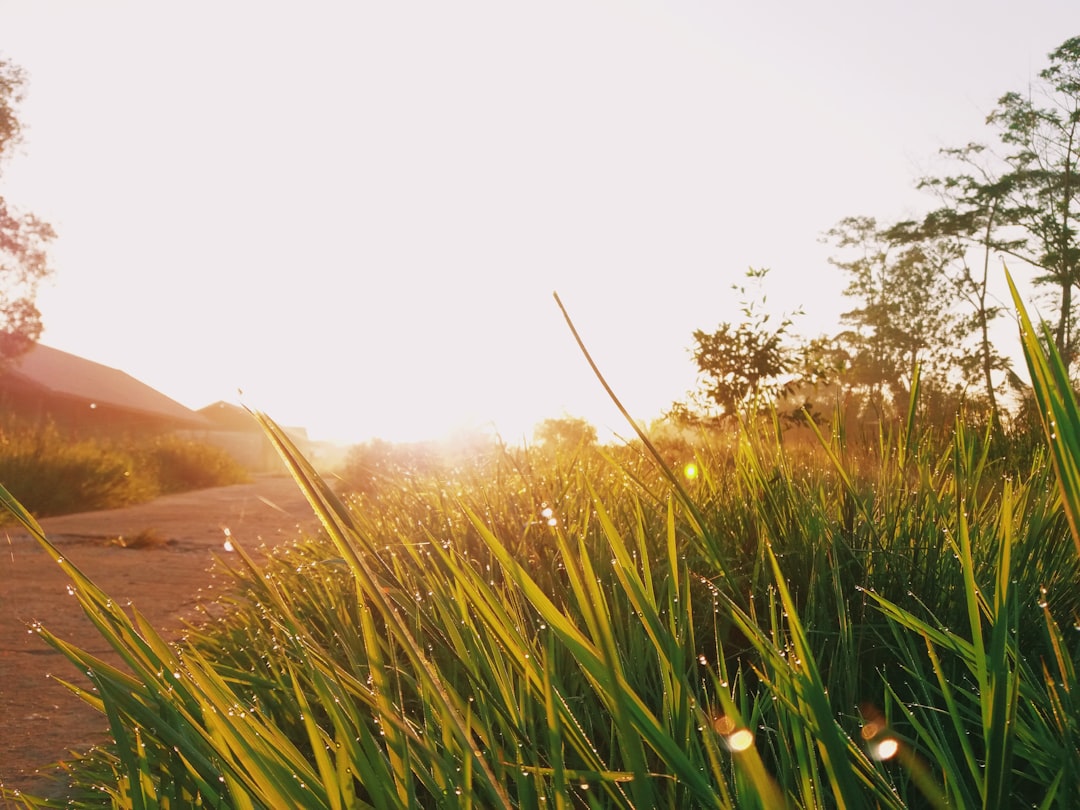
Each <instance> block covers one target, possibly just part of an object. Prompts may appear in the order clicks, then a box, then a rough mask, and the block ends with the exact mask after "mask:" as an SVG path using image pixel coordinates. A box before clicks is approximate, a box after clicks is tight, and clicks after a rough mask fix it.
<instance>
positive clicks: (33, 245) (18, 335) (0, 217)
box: [0, 60, 55, 367]
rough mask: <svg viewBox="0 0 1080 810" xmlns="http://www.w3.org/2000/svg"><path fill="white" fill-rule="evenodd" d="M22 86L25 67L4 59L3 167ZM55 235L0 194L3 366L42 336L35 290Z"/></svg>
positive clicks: (16, 127) (0, 81)
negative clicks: (48, 245) (48, 246)
mask: <svg viewBox="0 0 1080 810" xmlns="http://www.w3.org/2000/svg"><path fill="white" fill-rule="evenodd" d="M24 84H25V75H24V74H23V72H22V70H20V69H19V68H17V67H15V66H14V65H12V64H10V63H9V62H5V61H3V60H0V166H2V162H3V160H4V159H6V158H7V157H8V155H9V154H10V150H11V148H12V147H13V146H15V145H16V144H18V143H19V140H20V137H21V134H22V127H21V126H20V124H19V119H18V118H17V117H16V115H15V107H16V105H17V104H18V103H19V102H20V101H21V100H22V88H23V86H24ZM53 238H55V233H54V232H53V229H52V228H51V227H50V226H49V225H48V224H47V223H44V222H42V221H41V220H39V219H38V218H37V217H35V216H33V215H32V214H20V213H18V212H17V211H15V210H14V209H13V208H12V207H10V206H9V205H8V203H7V201H6V200H5V199H4V198H3V196H0V367H2V366H3V364H4V363H6V362H7V361H9V360H11V359H12V358H14V357H17V356H18V355H20V354H22V353H23V352H25V351H26V350H27V349H29V348H30V347H31V346H32V345H33V344H34V342H36V341H37V339H38V338H39V337H40V336H41V327H42V324H41V313H40V311H39V310H38V308H37V304H36V300H37V290H38V285H39V283H40V282H41V281H42V280H43V279H44V278H46V277H47V276H48V275H49V274H50V272H51V269H50V267H49V263H48V255H47V253H46V246H47V244H48V242H49V241H50V240H52V239H53Z"/></svg>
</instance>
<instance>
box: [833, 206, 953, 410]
mask: <svg viewBox="0 0 1080 810" xmlns="http://www.w3.org/2000/svg"><path fill="white" fill-rule="evenodd" d="M826 236H827V237H828V238H829V239H830V240H831V241H833V242H834V244H835V245H836V247H838V248H841V249H842V250H846V251H849V253H851V254H852V255H849V256H848V257H846V258H843V259H838V258H832V259H830V262H831V263H832V264H833V265H834V266H836V267H839V268H840V269H841V270H843V271H845V272H846V273H847V274H848V286H847V288H846V289H845V290H844V295H845V296H847V297H849V298H852V299H855V301H857V302H858V305H857V306H856V307H855V308H854V309H852V310H849V311H848V312H845V313H844V314H843V315H842V316H841V319H842V321H843V322H844V323H846V324H849V325H850V326H851V327H852V328H851V329H849V330H847V331H845V332H842V333H841V334H840V335H838V337H839V339H840V340H841V342H842V343H843V344H844V345H845V346H847V347H848V349H849V351H850V357H851V368H850V369H849V371H848V375H849V379H850V382H851V383H852V384H853V385H855V386H857V387H859V388H862V389H863V390H864V391H865V392H866V397H867V405H868V406H869V408H870V409H872V410H873V411H875V412H876V413H877V415H878V417H879V418H881V417H882V416H884V415H885V414H886V413H887V412H889V411H890V410H892V409H895V410H897V411H900V412H903V411H904V410H906V408H907V406H908V397H909V395H910V391H911V384H912V373H913V371H914V369H915V367H916V365H918V366H919V367H920V368H921V369H922V379H923V384H924V386H927V387H929V386H931V385H936V386H938V387H939V388H940V390H944V389H945V387H946V386H947V385H948V380H949V375H950V372H951V371H952V370H953V369H954V368H955V366H956V364H957V358H956V355H955V354H954V353H953V352H952V351H951V347H953V346H954V339H955V336H956V334H957V328H958V323H957V318H956V316H955V313H954V312H953V311H952V302H953V297H952V295H951V294H950V293H951V292H952V291H951V290H950V289H949V285H948V282H947V280H946V276H945V274H944V272H943V271H944V268H945V267H946V266H947V265H948V264H949V263H950V262H952V261H955V259H956V255H957V253H956V251H957V249H958V248H957V246H956V244H955V243H954V241H953V240H950V239H948V238H942V239H938V238H930V237H927V236H925V235H923V236H922V238H915V237H916V233H915V231H914V229H913V228H912V226H911V225H910V224H909V223H899V224H897V225H893V226H890V227H884V228H883V227H879V226H878V223H877V221H876V220H875V219H874V218H873V217H847V218H845V219H843V220H841V221H840V223H838V224H837V225H836V227H834V228H832V229H831V230H829V231H828V233H827V234H826Z"/></svg>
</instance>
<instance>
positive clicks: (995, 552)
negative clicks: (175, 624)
mask: <svg viewBox="0 0 1080 810" xmlns="http://www.w3.org/2000/svg"><path fill="white" fill-rule="evenodd" d="M1027 329H1028V330H1029V331H1028V341H1027V345H1026V349H1027V351H1028V352H1029V356H1030V360H1031V363H1032V372H1033V373H1032V376H1033V379H1034V381H1035V395H1036V397H1037V399H1038V401H1039V412H1040V413H1044V414H1047V419H1046V425H1047V429H1046V435H1047V436H1048V438H1049V443H1048V444H1043V447H1048V450H1044V451H1040V452H1037V453H1036V454H1035V458H1034V460H1033V462H1032V463H1031V465H1030V467H1029V468H1028V469H1026V470H1025V471H1024V472H1023V473H1022V474H1019V475H1013V474H1009V475H1005V474H1002V471H1003V469H1004V467H1003V461H1002V459H1000V458H995V457H994V456H993V455H992V453H991V446H990V444H989V443H988V440H987V436H988V433H987V432H978V431H972V430H970V429H969V428H968V427H967V426H966V425H965V424H964V423H963V421H962V420H958V421H957V422H956V424H955V425H954V430H953V431H952V432H951V434H950V435H948V436H942V435H941V434H939V433H938V432H936V431H929V430H923V429H921V428H920V426H919V423H918V419H917V411H918V409H917V407H916V406H915V404H914V403H915V402H916V401H917V397H918V385H917V383H918V378H917V376H916V378H915V383H916V384H915V385H914V386H913V389H914V396H913V400H912V407H911V408H910V409H909V413H908V418H907V419H906V420H903V421H901V422H899V423H897V424H896V425H895V426H894V427H893V428H892V429H889V430H886V431H883V432H882V433H881V434H880V435H879V438H878V441H877V442H874V443H869V444H854V443H851V442H849V441H848V440H847V439H846V438H845V435H844V433H843V431H842V430H839V429H838V428H839V427H840V425H839V423H838V424H837V425H836V428H837V429H834V430H832V431H831V432H830V433H829V434H828V435H825V434H822V435H821V436H820V439H819V441H818V443H817V445H816V446H815V445H807V444H804V443H799V444H796V445H794V446H789V442H788V441H787V440H786V435H785V432H784V431H783V429H782V427H781V423H780V422H779V421H774V422H771V423H770V422H768V421H766V422H755V423H749V422H744V423H743V424H742V425H741V426H740V428H739V429H738V431H737V432H735V433H731V432H728V433H726V434H709V433H707V432H702V433H700V434H699V436H698V438H697V440H696V441H693V442H687V443H678V442H667V443H666V444H665V445H664V446H663V448H662V449H661V448H660V447H657V446H656V444H654V442H653V441H652V440H651V439H650V438H649V437H648V435H645V434H643V436H642V440H641V442H640V443H637V444H630V445H626V446H622V447H617V448H605V447H598V446H597V445H595V443H592V442H590V441H588V438H589V437H588V436H586V437H584V438H585V440H584V441H579V442H577V443H573V442H563V443H561V444H560V443H553V444H550V445H546V446H538V447H536V448H532V449H518V448H508V447H502V448H492V450H491V452H489V453H487V454H484V455H481V456H477V457H475V458H474V460H473V462H472V463H471V464H468V465H464V464H462V465H460V466H458V467H457V468H455V469H453V470H450V471H448V470H447V469H445V468H440V469H439V470H438V472H437V474H434V475H427V474H425V473H424V472H423V470H420V469H417V470H414V471H412V472H411V473H410V474H407V475H406V474H401V475H396V476H394V477H376V478H374V479H371V480H368V481H366V482H365V485H364V487H363V488H362V489H360V490H358V491H356V492H354V493H352V494H348V495H346V496H344V497H341V496H339V495H338V494H336V493H335V490H334V489H333V488H331V487H330V486H329V485H327V484H326V483H325V482H324V481H323V480H322V479H320V478H319V477H318V475H317V474H316V473H315V471H314V470H313V469H312V468H311V467H310V466H309V465H308V464H307V462H306V461H305V460H304V459H303V458H302V457H301V456H300V455H299V453H298V452H297V451H296V449H295V448H294V447H293V446H292V445H291V443H290V442H289V439H288V437H287V436H286V435H285V434H284V433H283V432H282V431H281V430H280V429H278V428H277V427H276V426H275V425H274V424H273V423H272V422H270V421H269V420H267V419H263V422H264V426H265V429H266V430H267V432H268V434H269V435H270V436H271V437H272V439H273V440H274V442H275V444H276V445H277V446H278V448H279V450H280V452H281V453H282V454H283V457H284V458H285V459H286V461H287V463H288V464H289V465H290V467H291V469H292V471H293V474H294V475H295V477H296V480H297V483H298V485H299V486H301V487H302V488H303V489H304V491H305V492H306V493H307V494H308V497H309V499H310V500H311V502H312V505H313V507H314V508H315V509H316V511H317V512H318V513H319V515H320V517H321V518H322V521H323V525H324V531H323V532H322V533H321V534H320V535H319V536H313V537H308V538H306V539H304V540H302V541H300V542H298V543H296V544H295V545H293V546H291V547H289V548H286V549H284V550H282V551H280V552H279V553H277V554H275V555H274V556H273V557H271V559H270V560H269V561H268V562H266V563H264V564H261V565H256V564H255V563H254V562H253V561H252V559H251V558H250V557H249V556H248V555H247V554H246V553H245V551H244V549H243V547H242V546H241V547H238V549H237V550H238V552H239V554H238V559H239V562H238V563H237V564H236V567H235V569H233V575H234V581H233V586H234V587H233V588H232V589H231V590H230V592H229V593H228V595H227V596H224V597H222V599H223V601H224V603H225V604H226V605H227V607H228V609H227V610H225V611H214V613H213V615H214V616H215V617H216V618H210V615H211V614H208V617H207V620H206V622H205V623H204V624H201V625H199V626H195V627H192V628H191V629H190V631H189V633H188V634H187V637H186V638H185V639H184V640H183V641H182V642H179V643H177V644H169V643H166V642H165V641H164V640H163V639H162V638H161V637H159V636H158V635H157V634H156V632H155V631H154V630H153V629H152V628H151V627H149V626H148V625H147V624H146V623H145V622H143V621H142V620H141V619H140V618H139V615H138V613H137V612H136V613H135V614H134V616H129V615H128V614H126V613H124V611H123V610H122V609H121V608H120V607H119V606H118V605H116V603H115V602H113V601H112V600H111V599H110V598H109V597H108V595H107V594H105V593H102V592H101V591H100V590H99V589H97V588H96V587H95V586H94V585H93V584H92V583H91V582H90V581H88V580H86V579H85V578H84V577H83V576H82V574H81V573H80V572H79V571H78V570H77V569H75V568H74V567H73V566H71V565H70V563H69V562H67V561H65V560H64V559H63V557H62V556H61V555H60V553H59V552H58V551H57V550H56V549H55V548H54V547H52V546H51V545H50V544H49V542H48V540H47V539H46V538H45V537H44V536H43V535H40V534H39V540H40V542H41V543H42V544H43V545H44V546H45V547H46V548H47V549H48V550H49V551H50V553H51V554H52V555H53V556H54V558H56V559H57V561H58V562H60V563H61V564H62V565H63V566H64V567H65V569H66V570H67V572H68V573H69V575H70V576H71V578H72V582H73V585H74V587H75V589H76V592H77V594H78V598H79V599H80V600H81V602H82V605H83V607H84V609H85V610H86V611H87V612H88V613H89V615H90V616H91V617H92V618H93V619H94V621H95V622H96V624H97V625H98V627H99V628H101V632H102V634H103V636H104V637H105V639H106V640H107V641H108V642H109V643H110V644H111V645H112V646H113V648H114V649H116V650H117V651H118V652H119V653H120V655H121V656H122V658H123V660H124V661H125V663H126V665H127V667H128V669H129V670H130V671H121V670H117V669H115V668H113V667H111V666H109V665H107V664H105V663H103V662H102V661H100V660H99V659H97V658H96V657H95V656H94V655H92V654H91V653H89V652H87V651H84V650H80V649H77V648H74V647H72V646H70V645H69V644H67V643H65V642H64V641H63V640H62V639H59V638H56V637H55V636H53V635H51V634H50V633H49V631H48V628H47V627H35V628H34V630H35V631H36V632H38V633H39V634H40V635H41V636H42V638H43V639H44V641H45V642H47V643H49V644H51V645H53V646H54V647H56V648H57V649H59V650H61V651H62V652H64V654H65V655H67V657H68V658H69V659H70V660H71V662H72V663H73V665H74V668H75V669H74V672H86V673H89V675H90V678H89V682H86V681H82V680H81V679H80V680H78V681H77V680H75V679H74V675H73V679H72V681H71V688H72V689H74V690H76V691H77V692H78V693H79V694H81V695H82V696H83V697H84V698H85V699H86V700H88V701H90V702H91V703H92V704H94V705H96V706H98V707H99V708H100V709H101V710H102V711H103V712H104V713H105V715H106V716H107V717H108V720H109V725H110V729H111V732H112V735H113V737H114V739H115V744H114V745H110V746H108V747H107V748H102V749H100V750H96V751H92V752H90V753H89V754H88V755H87V756H85V757H84V758H82V759H79V760H76V761H74V762H72V763H70V764H69V766H68V769H69V770H68V774H69V777H70V780H71V785H70V788H69V798H68V799H67V800H66V803H65V805H64V806H67V807H87V808H88V807H110V806H112V807H124V808H148V807H189V806H204V807H265V808H276V807H305V808H319V807H326V808H352V807H357V808H361V807H379V808H393V807H401V808H405V807H467V806H475V807H567V808H569V807H637V808H646V807H647V808H655V807H670V808H682V807H716V808H754V807H760V808H777V807H798V808H829V807H874V808H914V807H919V808H922V807H929V808H945V807H953V808H969V807H988V808H990V807H1020V806H1025V807H1031V806H1034V807H1040V808H1066V807H1071V806H1072V804H1073V802H1074V800H1075V796H1076V795H1077V791H1080V711H1078V708H1080V707H1078V706H1077V704H1076V700H1077V697H1076V696H1077V695H1078V694H1080V680H1078V679H1077V675H1076V670H1077V663H1078V657H1080V632H1077V631H1078V629H1080V587H1078V586H1080V556H1078V553H1077V551H1078V548H1080V533H1078V532H1077V530H1076V526H1077V520H1076V518H1077V515H1080V476H1078V475H1077V470H1078V469H1080V467H1078V465H1080V412H1078V411H1077V406H1076V401H1075V399H1074V397H1073V395H1072V393H1071V390H1070V388H1069V386H1068V378H1067V376H1066V375H1065V372H1064V366H1063V365H1062V364H1061V363H1060V361H1059V358H1058V356H1057V355H1056V353H1051V355H1050V357H1049V359H1047V358H1046V357H1044V356H1043V355H1042V354H1041V352H1042V348H1041V346H1040V344H1039V341H1038V337H1037V335H1036V333H1035V329H1034V327H1032V326H1031V325H1030V324H1027ZM8 506H9V508H10V509H11V510H13V512H14V513H15V514H17V515H19V516H20V518H21V519H22V521H23V522H24V524H25V525H26V526H27V527H28V528H30V529H31V530H32V531H36V529H35V524H34V521H33V519H32V518H30V516H29V515H27V514H26V513H25V512H22V511H21V509H20V507H19V506H18V504H16V503H15V502H14V501H13V500H10V499H9V501H8ZM136 607H137V606H136ZM8 799H9V800H10V801H13V802H18V803H20V804H22V805H24V806H26V807H34V806H46V805H45V804H44V803H43V802H41V801H39V800H35V799H33V798H31V797H26V796H8Z"/></svg>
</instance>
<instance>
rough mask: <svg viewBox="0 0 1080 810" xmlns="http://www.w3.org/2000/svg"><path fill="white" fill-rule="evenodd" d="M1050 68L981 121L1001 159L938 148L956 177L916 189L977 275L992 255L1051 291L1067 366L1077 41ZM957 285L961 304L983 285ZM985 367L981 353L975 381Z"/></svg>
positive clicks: (1079, 202) (1077, 137)
mask: <svg viewBox="0 0 1080 810" xmlns="http://www.w3.org/2000/svg"><path fill="white" fill-rule="evenodd" d="M1049 60H1050V64H1049V66H1048V67H1047V68H1045V69H1044V70H1042V71H1040V73H1039V75H1038V79H1039V81H1038V82H1037V83H1035V84H1034V85H1033V86H1032V87H1031V88H1029V90H1028V91H1027V92H1026V93H1017V92H1009V93H1006V94H1005V95H1003V96H1002V97H1001V98H1000V99H999V100H998V102H997V106H996V107H995V109H994V110H993V111H992V112H991V114H990V115H989V116H988V117H987V124H988V125H989V126H991V127H992V128H994V130H995V134H996V136H997V140H998V141H999V142H1000V149H1001V152H1000V153H995V152H994V151H993V150H991V149H989V148H988V147H986V146H984V145H981V144H976V143H972V144H969V145H968V146H966V147H962V148H959V149H947V150H943V153H944V154H945V156H946V157H948V158H950V159H953V160H955V161H956V162H958V163H959V164H960V166H961V167H962V168H961V172H960V173H959V174H956V175H951V176H946V177H943V178H933V177H931V178H924V179H923V180H922V181H921V183H920V185H921V186H922V187H924V188H930V189H932V190H934V191H936V192H937V193H938V195H939V197H940V198H941V199H942V201H943V203H944V207H943V208H942V209H941V210H940V211H938V212H935V214H934V215H933V216H934V217H936V218H937V223H936V224H937V226H938V227H943V228H944V229H945V230H948V231H949V232H951V233H952V234H953V235H954V236H956V237H958V238H960V239H962V240H964V241H965V242H966V243H967V244H969V245H970V246H973V247H977V248H980V249H981V250H982V263H983V266H984V270H983V273H982V275H983V277H985V267H986V265H987V264H988V261H989V256H990V253H991V251H993V252H1000V253H1003V254H1005V255H1008V256H1012V257H1015V258H1017V259H1019V260H1021V261H1023V262H1025V263H1027V264H1029V265H1031V266H1033V267H1035V268H1037V269H1038V270H1039V271H1040V272H1039V273H1038V274H1037V275H1036V276H1035V278H1034V279H1033V280H1034V282H1035V284H1036V285H1038V286H1041V287H1048V288H1050V289H1051V291H1052V295H1053V297H1054V309H1055V310H1056V312H1057V316H1056V319H1055V323H1054V324H1053V325H1052V326H1053V334H1054V343H1055V344H1056V346H1057V349H1058V351H1059V352H1060V353H1061V355H1062V357H1063V358H1064V359H1065V360H1066V362H1067V363H1070V364H1071V363H1073V362H1075V361H1076V360H1077V359H1080V358H1078V348H1080V346H1078V335H1077V334H1076V316H1075V313H1074V309H1075V307H1074V303H1073V301H1074V288H1076V287H1078V286H1080V245H1078V244H1077V234H1078V226H1080V199H1078V195H1080V37H1073V38H1071V39H1068V40H1066V41H1065V42H1064V43H1063V44H1062V45H1061V46H1060V47H1058V48H1057V49H1056V50H1054V51H1053V52H1052V53H1050V54H1049ZM963 287H964V289H965V290H966V291H967V292H966V294H967V295H968V296H970V295H971V294H972V293H973V292H975V293H977V292H978V291H979V290H980V289H984V288H985V285H984V284H983V283H982V281H981V279H980V278H979V276H977V275H974V274H973V275H971V276H970V277H969V278H968V279H966V280H965V282H964V285H963ZM985 314H987V315H990V314H991V313H990V310H989V308H987V311H986V313H985ZM992 365H993V360H992V358H991V357H990V356H989V354H988V353H987V352H984V355H983V358H982V366H983V373H984V375H987V373H988V369H989V368H990V367H991V366H992ZM988 386H989V384H988Z"/></svg>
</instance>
